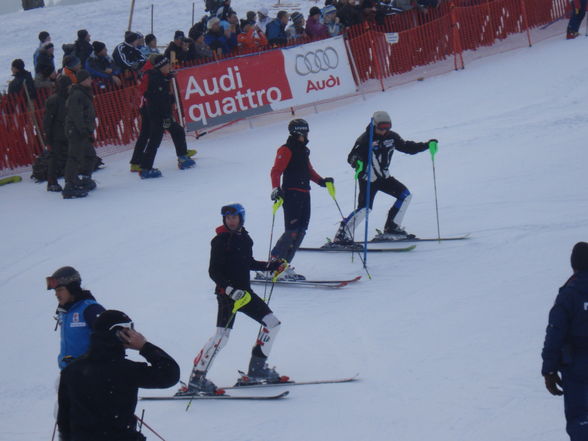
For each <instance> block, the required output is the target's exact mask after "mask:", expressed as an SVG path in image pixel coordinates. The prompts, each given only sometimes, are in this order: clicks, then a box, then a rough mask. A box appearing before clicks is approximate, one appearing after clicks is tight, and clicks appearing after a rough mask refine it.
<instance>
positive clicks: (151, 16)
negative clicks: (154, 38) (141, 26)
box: [151, 3, 153, 34]
mask: <svg viewBox="0 0 588 441" xmlns="http://www.w3.org/2000/svg"><path fill="white" fill-rule="evenodd" d="M151 33H152V34H153V3H151Z"/></svg>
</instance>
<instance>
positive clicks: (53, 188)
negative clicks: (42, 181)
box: [47, 182, 63, 193]
mask: <svg viewBox="0 0 588 441" xmlns="http://www.w3.org/2000/svg"><path fill="white" fill-rule="evenodd" d="M47 191H53V192H55V193H60V192H62V191H63V188H61V185H59V184H58V183H57V182H56V183H54V184H47Z"/></svg>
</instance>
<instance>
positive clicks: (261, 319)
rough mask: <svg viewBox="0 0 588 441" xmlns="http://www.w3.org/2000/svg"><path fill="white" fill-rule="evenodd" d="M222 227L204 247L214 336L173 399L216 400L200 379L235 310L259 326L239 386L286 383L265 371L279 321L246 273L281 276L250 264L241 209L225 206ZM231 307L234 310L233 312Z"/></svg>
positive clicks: (270, 265)
mask: <svg viewBox="0 0 588 441" xmlns="http://www.w3.org/2000/svg"><path fill="white" fill-rule="evenodd" d="M221 215H222V217H223V225H222V226H220V227H218V228H217V229H216V236H215V237H214V239H212V241H211V242H210V247H211V250H210V266H209V268H208V273H209V275H210V278H211V279H212V280H214V282H215V283H216V288H215V291H214V293H215V294H216V300H217V302H218V313H217V319H216V332H215V334H214V335H213V336H212V337H211V338H210V339H209V340H208V342H207V343H206V344H205V345H204V347H203V348H202V350H201V351H200V352H199V353H198V355H197V356H196V358H195V359H194V367H193V368H192V373H191V375H190V380H189V382H188V387H185V388H182V389H180V390H179V391H178V392H177V393H176V395H178V396H182V395H214V394H222V393H223V391H222V390H219V389H217V387H216V386H215V384H214V383H213V382H212V381H210V380H208V379H207V378H206V374H207V372H208V370H209V369H210V366H211V365H212V362H213V360H214V358H215V356H216V355H218V353H219V351H220V350H221V349H222V348H223V347H224V346H225V345H226V344H227V341H228V340H229V334H230V332H231V329H232V328H233V324H234V322H235V315H236V312H237V310H238V311H239V312H242V313H243V314H245V315H247V316H248V317H250V318H252V319H253V320H255V321H256V322H258V323H260V324H261V326H262V328H261V331H260V333H259V335H258V338H257V340H256V344H255V346H254V347H253V350H252V353H251V360H250V362H249V370H248V372H247V375H246V376H244V377H242V378H240V379H239V383H243V384H245V383H246V384H252V383H260V382H269V383H278V382H281V381H287V377H281V376H280V375H279V374H278V373H277V372H276V371H275V369H272V368H269V367H268V366H267V363H266V361H267V357H268V356H269V354H270V350H271V347H272V345H273V343H274V340H275V338H276V335H277V334H278V331H279V330H280V324H281V323H280V321H279V320H278V318H277V317H276V316H275V315H274V314H273V312H272V310H271V309H270V308H269V306H268V305H267V303H266V302H264V301H263V300H262V299H261V298H260V297H259V296H258V295H257V294H255V293H254V292H253V290H252V289H251V282H250V278H249V277H250V276H249V273H250V271H255V270H257V271H272V272H273V271H277V272H280V271H282V270H283V263H282V262H278V261H275V262H263V261H258V260H255V259H254V258H253V240H251V237H250V236H249V233H248V232H247V230H245V228H244V226H243V224H244V222H245V208H243V206H242V205H241V204H236V203H235V204H229V205H225V206H224V207H222V208H221ZM236 305H237V306H236Z"/></svg>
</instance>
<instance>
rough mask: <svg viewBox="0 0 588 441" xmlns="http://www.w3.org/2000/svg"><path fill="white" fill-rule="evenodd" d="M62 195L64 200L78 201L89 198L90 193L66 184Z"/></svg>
mask: <svg viewBox="0 0 588 441" xmlns="http://www.w3.org/2000/svg"><path fill="white" fill-rule="evenodd" d="M61 195H62V196H63V199H76V198H85V197H86V196H88V192H87V191H86V190H84V189H83V188H80V187H78V186H77V185H74V184H69V183H66V184H65V188H64V189H63V191H62V192H61Z"/></svg>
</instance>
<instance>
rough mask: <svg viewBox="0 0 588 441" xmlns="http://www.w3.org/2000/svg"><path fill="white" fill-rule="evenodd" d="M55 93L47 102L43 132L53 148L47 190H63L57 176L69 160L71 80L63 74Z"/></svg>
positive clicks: (57, 82) (57, 83)
mask: <svg viewBox="0 0 588 441" xmlns="http://www.w3.org/2000/svg"><path fill="white" fill-rule="evenodd" d="M55 86H56V87H55V93H54V94H53V95H51V96H50V97H49V98H48V99H47V101H46V102H45V115H44V116H43V132H44V134H45V141H46V142H47V145H48V146H49V147H50V148H51V150H50V156H49V167H48V170H47V191H56V192H58V191H62V190H63V189H62V188H61V185H59V183H58V182H57V176H58V175H59V174H60V173H61V172H63V169H64V168H65V163H66V162H67V136H66V134H65V117H66V116H67V109H66V107H65V103H66V102H67V97H68V95H69V87H70V86H71V80H70V79H69V78H68V77H67V76H65V75H63V76H61V77H59V79H58V80H57V81H56V83H55Z"/></svg>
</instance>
